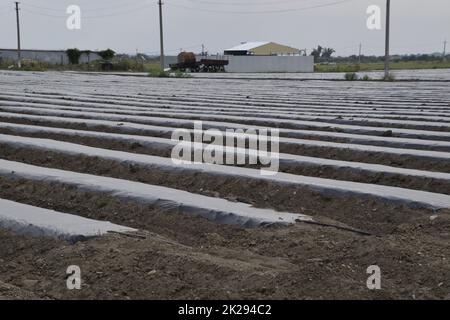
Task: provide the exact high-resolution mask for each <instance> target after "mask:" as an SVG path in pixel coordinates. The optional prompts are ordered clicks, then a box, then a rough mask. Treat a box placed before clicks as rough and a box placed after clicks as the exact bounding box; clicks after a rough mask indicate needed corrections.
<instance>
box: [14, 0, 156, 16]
mask: <svg viewBox="0 0 450 320" xmlns="http://www.w3.org/2000/svg"><path fill="white" fill-rule="evenodd" d="M149 7H150V5H149V4H146V5H144V6H140V7H137V8H132V9H130V10H126V11H122V12H115V13H110V14H103V15H94V16H85V15H83V19H101V18H110V17H117V16H122V15H127V14H131V13H134V12H136V11H141V10H143V9H147V8H149ZM22 10H23V11H24V12H28V13H31V14H34V15H39V16H44V17H49V18H58V19H63V18H64V19H66V18H67V15H57V14H52V13H44V12H39V11H34V10H30V9H27V8H25V9H22Z"/></svg>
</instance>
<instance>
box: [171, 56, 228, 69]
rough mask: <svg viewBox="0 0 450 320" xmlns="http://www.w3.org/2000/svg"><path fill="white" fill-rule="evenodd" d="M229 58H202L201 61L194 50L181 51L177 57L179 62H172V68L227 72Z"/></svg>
mask: <svg viewBox="0 0 450 320" xmlns="http://www.w3.org/2000/svg"><path fill="white" fill-rule="evenodd" d="M227 65H228V60H225V59H215V58H210V59H208V58H202V59H200V60H199V61H198V60H197V57H196V56H195V54H194V53H193V52H181V53H180V54H179V55H178V57H177V63H175V64H171V65H170V68H171V69H172V70H179V71H183V72H184V71H190V72H225V66H227Z"/></svg>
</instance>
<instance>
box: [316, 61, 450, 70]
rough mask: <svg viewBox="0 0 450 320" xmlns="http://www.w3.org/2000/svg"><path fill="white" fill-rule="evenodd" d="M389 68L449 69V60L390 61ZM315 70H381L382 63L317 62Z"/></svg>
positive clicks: (382, 67) (382, 68)
mask: <svg viewBox="0 0 450 320" xmlns="http://www.w3.org/2000/svg"><path fill="white" fill-rule="evenodd" d="M390 67H391V70H413V69H414V70H417V69H419V70H420V69H449V68H450V61H442V60H439V61H408V62H395V61H393V62H391V64H390ZM314 70H315V72H359V71H382V70H384V63H382V62H377V63H361V64H351V63H334V64H317V65H315V67H314Z"/></svg>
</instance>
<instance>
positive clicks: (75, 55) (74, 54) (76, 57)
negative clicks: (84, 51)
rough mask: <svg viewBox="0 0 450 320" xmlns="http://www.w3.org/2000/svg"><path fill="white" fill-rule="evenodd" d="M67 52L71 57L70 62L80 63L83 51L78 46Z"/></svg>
mask: <svg viewBox="0 0 450 320" xmlns="http://www.w3.org/2000/svg"><path fill="white" fill-rule="evenodd" d="M66 54H67V57H68V58H69V62H70V64H79V63H80V57H81V51H80V50H78V49H77V48H74V49H67V50H66Z"/></svg>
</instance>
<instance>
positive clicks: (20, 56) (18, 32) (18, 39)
mask: <svg viewBox="0 0 450 320" xmlns="http://www.w3.org/2000/svg"><path fill="white" fill-rule="evenodd" d="M15 4H16V20H17V66H18V67H19V68H21V67H22V62H21V61H22V53H21V49H20V18H19V2H15Z"/></svg>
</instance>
